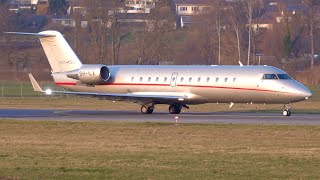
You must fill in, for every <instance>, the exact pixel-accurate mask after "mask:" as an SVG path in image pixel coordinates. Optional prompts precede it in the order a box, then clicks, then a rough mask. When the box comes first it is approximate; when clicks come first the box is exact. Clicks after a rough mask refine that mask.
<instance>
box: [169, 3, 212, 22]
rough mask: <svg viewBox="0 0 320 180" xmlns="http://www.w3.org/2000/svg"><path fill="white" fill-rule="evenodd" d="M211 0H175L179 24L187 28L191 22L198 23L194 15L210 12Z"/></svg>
mask: <svg viewBox="0 0 320 180" xmlns="http://www.w3.org/2000/svg"><path fill="white" fill-rule="evenodd" d="M212 4H213V1H211V0H175V9H176V15H177V26H178V27H180V28H186V27H188V26H189V25H190V24H194V23H197V20H196V19H197V18H196V17H194V16H197V15H200V14H202V13H205V12H209V11H210V10H211V8H212Z"/></svg>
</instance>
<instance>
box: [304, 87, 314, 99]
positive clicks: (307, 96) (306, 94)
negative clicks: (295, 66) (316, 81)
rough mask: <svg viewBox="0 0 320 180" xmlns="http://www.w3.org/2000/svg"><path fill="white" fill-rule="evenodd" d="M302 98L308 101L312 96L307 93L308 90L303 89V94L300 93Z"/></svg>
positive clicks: (310, 93)
mask: <svg viewBox="0 0 320 180" xmlns="http://www.w3.org/2000/svg"><path fill="white" fill-rule="evenodd" d="M302 94H303V96H304V97H305V99H306V100H307V99H309V98H310V97H311V96H312V92H311V91H309V89H307V88H306V89H305V90H304V91H303V92H302Z"/></svg>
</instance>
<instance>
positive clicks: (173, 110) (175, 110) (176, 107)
mask: <svg viewBox="0 0 320 180" xmlns="http://www.w3.org/2000/svg"><path fill="white" fill-rule="evenodd" d="M181 109H182V106H181V105H180V104H171V105H170V106H169V113H170V114H180V112H181Z"/></svg>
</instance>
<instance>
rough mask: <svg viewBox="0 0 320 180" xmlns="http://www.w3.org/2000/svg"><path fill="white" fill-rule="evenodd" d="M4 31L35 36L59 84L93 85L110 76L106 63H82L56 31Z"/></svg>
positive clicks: (104, 80)
mask: <svg viewBox="0 0 320 180" xmlns="http://www.w3.org/2000/svg"><path fill="white" fill-rule="evenodd" d="M6 33H7V34H16V35H31V36H37V37H38V38H39V39H40V42H41V45H42V47H43V50H44V52H45V54H46V56H47V59H48V61H49V64H50V66H51V69H52V76H53V78H54V80H55V82H56V83H57V84H59V85H63V83H67V84H70V82H73V83H82V84H90V85H95V84H101V83H104V82H106V81H107V80H108V79H109V78H110V72H109V68H108V67H107V66H106V65H102V64H82V63H81V61H80V59H79V58H78V57H77V55H76V54H75V52H74V51H73V50H72V48H71V47H70V45H69V44H68V43H67V41H66V40H65V38H64V37H63V35H62V34H61V33H60V32H58V31H51V30H49V31H42V32H39V33H25V32H6Z"/></svg>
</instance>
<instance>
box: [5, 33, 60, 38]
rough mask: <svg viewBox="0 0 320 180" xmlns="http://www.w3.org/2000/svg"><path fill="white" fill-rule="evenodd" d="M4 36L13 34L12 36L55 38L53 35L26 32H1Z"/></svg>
mask: <svg viewBox="0 0 320 180" xmlns="http://www.w3.org/2000/svg"><path fill="white" fill-rule="evenodd" d="M3 33H5V34H14V35H29V36H37V37H55V36H56V35H54V34H45V33H26V32H3Z"/></svg>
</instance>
